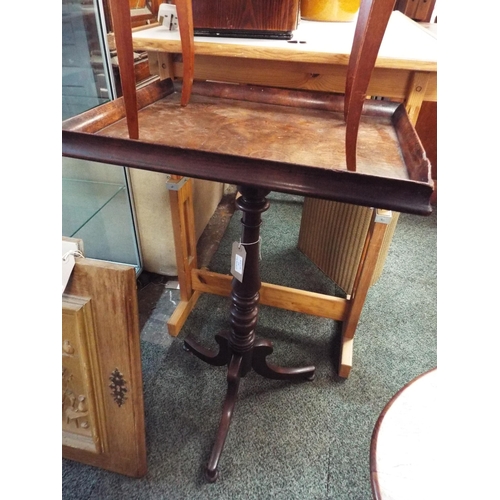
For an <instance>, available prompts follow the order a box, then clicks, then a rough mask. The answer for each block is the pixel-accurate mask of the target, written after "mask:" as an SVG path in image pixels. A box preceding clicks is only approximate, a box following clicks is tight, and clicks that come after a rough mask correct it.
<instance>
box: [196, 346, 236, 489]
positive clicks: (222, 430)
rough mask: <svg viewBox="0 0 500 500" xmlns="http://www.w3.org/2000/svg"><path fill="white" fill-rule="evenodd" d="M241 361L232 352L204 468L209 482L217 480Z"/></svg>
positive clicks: (234, 400) (234, 401) (234, 399)
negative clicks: (218, 417) (220, 412)
mask: <svg viewBox="0 0 500 500" xmlns="http://www.w3.org/2000/svg"><path fill="white" fill-rule="evenodd" d="M241 361H242V357H241V355H239V354H234V355H233V356H232V357H231V361H230V362H229V367H228V371H227V393H226V399H225V401H224V407H223V409H222V417H221V419H220V424H219V430H218V431H217V437H216V439H215V444H214V447H213V448H212V454H211V455H210V460H209V462H208V465H207V467H206V469H205V477H206V479H207V480H208V481H209V482H211V483H214V482H215V481H217V478H218V477H219V471H218V470H217V466H218V464H219V459H220V456H221V454H222V449H223V448H224V443H225V442H226V437H227V433H228V431H229V424H230V423H231V417H232V416H233V410H234V405H235V403H236V397H237V395H238V387H239V385H240V378H241V374H240V369H241Z"/></svg>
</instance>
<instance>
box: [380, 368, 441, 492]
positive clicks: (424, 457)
mask: <svg viewBox="0 0 500 500" xmlns="http://www.w3.org/2000/svg"><path fill="white" fill-rule="evenodd" d="M437 397H438V378H437V369H433V370H430V371H428V372H426V373H424V374H422V375H420V376H419V377H417V378H416V379H414V380H413V381H412V382H410V383H409V384H407V385H406V386H405V387H404V388H403V389H402V390H400V391H399V392H398V393H397V394H396V395H395V396H394V397H393V398H392V399H391V401H390V402H389V403H388V404H387V405H386V407H385V408H384V410H383V412H382V414H381V415H380V417H379V419H378V421H377V424H376V426H375V430H374V432H373V436H372V445H371V453H370V468H371V478H372V488H373V492H374V495H375V498H376V500H421V499H424V498H425V499H427V500H432V499H437V498H438V497H439V494H438V491H437V488H436V485H437V475H438V464H437V454H436V451H437V442H438V418H437V416H438V415H437V413H438V407H437Z"/></svg>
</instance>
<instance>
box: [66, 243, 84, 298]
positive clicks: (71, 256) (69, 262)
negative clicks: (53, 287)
mask: <svg viewBox="0 0 500 500" xmlns="http://www.w3.org/2000/svg"><path fill="white" fill-rule="evenodd" d="M75 257H83V254H82V253H81V252H80V250H78V245H77V244H76V243H74V242H72V241H64V240H63V242H62V293H64V290H65V288H66V286H67V285H68V281H69V278H70V276H71V273H72V272H73V268H74V267H75Z"/></svg>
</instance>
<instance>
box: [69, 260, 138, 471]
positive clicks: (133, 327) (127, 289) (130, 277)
mask: <svg viewBox="0 0 500 500" xmlns="http://www.w3.org/2000/svg"><path fill="white" fill-rule="evenodd" d="M62 365H63V368H62V434H63V439H62V441H63V457H65V458H68V459H71V460H76V461H79V462H82V463H86V464H90V465H94V466H97V467H101V468H104V469H107V470H111V471H113V472H118V473H121V474H126V475H128V476H133V477H141V476H143V475H144V474H145V473H146V444H145V429H144V401H143V392H142V371H141V353H140V330H139V317H138V310H137V290H136V274H135V269H134V268H133V267H131V266H125V265H121V264H113V263H109V262H103V261H99V260H94V259H84V258H79V259H77V261H76V264H75V267H74V269H73V273H72V275H71V278H70V280H69V282H68V286H67V287H66V289H65V293H64V294H63V300H62Z"/></svg>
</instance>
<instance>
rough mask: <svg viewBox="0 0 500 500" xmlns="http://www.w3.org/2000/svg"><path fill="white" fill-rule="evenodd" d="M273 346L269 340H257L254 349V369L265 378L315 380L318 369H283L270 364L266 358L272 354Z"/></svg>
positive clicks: (304, 367) (312, 367)
mask: <svg viewBox="0 0 500 500" xmlns="http://www.w3.org/2000/svg"><path fill="white" fill-rule="evenodd" d="M272 352H273V344H272V342H270V341H269V340H264V339H260V340H256V341H255V344H254V347H253V357H252V368H253V369H254V370H255V371H256V372H257V373H258V374H259V375H262V376H263V377H266V378H270V379H274V380H314V378H315V371H316V368H315V367H314V366H303V367H301V368H283V367H281V366H276V365H273V364H271V363H268V362H267V360H266V357H267V356H269V355H270V354H272Z"/></svg>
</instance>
